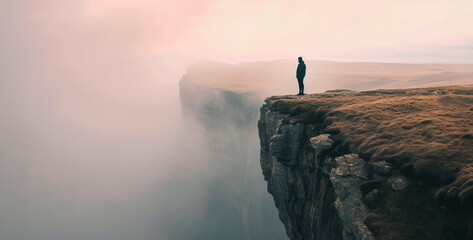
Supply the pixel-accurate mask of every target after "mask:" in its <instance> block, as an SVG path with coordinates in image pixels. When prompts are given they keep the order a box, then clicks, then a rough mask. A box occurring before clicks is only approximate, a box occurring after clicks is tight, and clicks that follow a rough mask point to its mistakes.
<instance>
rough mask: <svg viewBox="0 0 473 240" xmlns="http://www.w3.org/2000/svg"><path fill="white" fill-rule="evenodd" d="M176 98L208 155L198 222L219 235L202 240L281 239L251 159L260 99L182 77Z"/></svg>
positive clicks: (256, 153) (255, 145)
mask: <svg viewBox="0 0 473 240" xmlns="http://www.w3.org/2000/svg"><path fill="white" fill-rule="evenodd" d="M180 97H181V104H182V113H183V117H184V118H185V120H187V121H192V122H194V123H196V125H198V127H199V128H200V132H201V134H202V135H203V139H204V140H205V142H204V143H203V145H204V147H205V148H206V149H205V151H207V152H208V154H209V157H208V158H209V159H207V161H208V169H209V174H208V176H207V177H208V178H209V179H207V180H206V181H208V182H207V183H205V184H206V185H207V186H208V189H207V192H204V193H202V195H203V196H204V198H206V200H204V201H206V202H207V203H206V204H205V206H207V209H203V211H205V212H206V216H205V219H203V221H205V222H208V226H209V229H208V230H207V232H221V233H222V234H221V235H215V234H207V235H206V237H207V238H206V239H236V240H241V239H287V237H286V234H285V232H284V227H283V226H282V224H281V222H280V221H279V218H278V216H277V210H276V208H275V207H274V203H273V200H272V199H271V196H270V195H269V194H268V193H267V192H266V191H264V189H265V188H266V183H265V182H264V180H263V177H262V176H261V170H260V167H259V164H258V161H257V159H258V157H259V142H258V131H257V124H256V123H257V121H258V109H259V106H260V105H261V103H262V102H263V100H262V99H261V98H259V97H258V96H256V95H254V94H250V93H235V92H232V91H226V90H223V89H218V88H210V87H208V86H202V85H200V84H198V83H195V82H194V81H189V80H188V79H187V78H186V76H184V78H183V79H182V80H181V83H180ZM193 126H194V125H193ZM202 239H205V238H202Z"/></svg>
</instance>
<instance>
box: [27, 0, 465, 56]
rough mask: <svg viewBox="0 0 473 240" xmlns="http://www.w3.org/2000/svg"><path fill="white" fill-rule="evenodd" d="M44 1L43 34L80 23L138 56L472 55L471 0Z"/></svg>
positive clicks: (35, 11) (37, 25)
mask: <svg viewBox="0 0 473 240" xmlns="http://www.w3.org/2000/svg"><path fill="white" fill-rule="evenodd" d="M46 2H49V3H54V4H47V3H46V4H45V1H38V2H35V1H31V2H30V3H29V11H28V14H29V18H30V23H29V24H30V26H32V27H33V28H34V29H35V33H36V34H37V35H36V36H37V37H40V38H41V37H46V38H47V36H48V35H49V34H52V35H54V36H55V34H57V32H58V31H49V32H48V29H53V28H52V26H53V27H54V28H55V27H59V28H76V29H74V31H73V32H74V34H79V35H81V36H82V37H84V36H87V38H89V40H90V38H92V39H93V40H94V41H97V42H102V43H103V45H102V46H103V47H111V48H114V47H116V48H120V49H121V50H126V51H133V52H139V53H159V52H161V51H165V50H177V51H180V52H183V53H186V54H197V55H199V56H203V57H205V58H209V59H215V60H224V61H225V60H226V61H238V60H263V59H280V58H289V57H293V56H295V55H304V56H306V57H307V58H311V59H332V60H348V61H357V60H371V61H377V60H380V61H404V62H459V63H462V62H469V63H471V62H473V59H472V57H471V56H472V53H473V50H472V48H473V30H472V26H473V1H471V0H455V1H451V0H450V1H447V0H408V1H404V0H401V1H380V0H361V1H339V0H334V1H314V0H302V1H287V0H285V1H283V0H252V1H249V0H219V1H216V0H186V1H176V0H158V1H153V0H134V1H126V0H75V1H72V3H71V1H57V0H49V1H46ZM58 21H59V22H58ZM61 25H62V26H61ZM53 30H57V29H53ZM69 30H71V29H69ZM80 31H83V32H82V33H81V32H80Z"/></svg>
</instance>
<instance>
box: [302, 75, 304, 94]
mask: <svg viewBox="0 0 473 240" xmlns="http://www.w3.org/2000/svg"><path fill="white" fill-rule="evenodd" d="M301 94H302V95H304V79H301Z"/></svg>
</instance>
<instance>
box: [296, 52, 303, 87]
mask: <svg viewBox="0 0 473 240" xmlns="http://www.w3.org/2000/svg"><path fill="white" fill-rule="evenodd" d="M296 77H297V82H298V83H299V94H297V95H304V77H305V63H304V61H303V60H302V57H299V65H297V71H296Z"/></svg>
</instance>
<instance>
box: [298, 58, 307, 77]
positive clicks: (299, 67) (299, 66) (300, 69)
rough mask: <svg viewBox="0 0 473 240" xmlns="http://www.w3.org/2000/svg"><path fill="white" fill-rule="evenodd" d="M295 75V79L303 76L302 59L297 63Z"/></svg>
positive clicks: (303, 66)
mask: <svg viewBox="0 0 473 240" xmlns="http://www.w3.org/2000/svg"><path fill="white" fill-rule="evenodd" d="M296 77H297V79H303V78H304V77H305V63H304V61H301V62H299V65H297V71H296Z"/></svg>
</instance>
